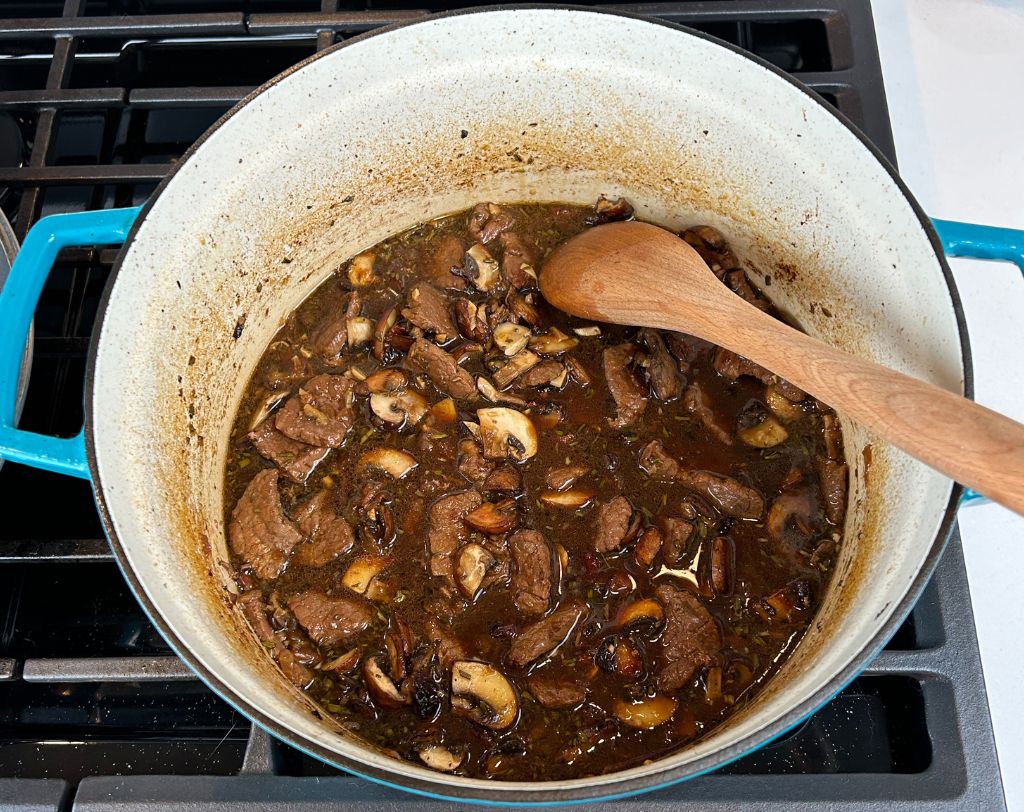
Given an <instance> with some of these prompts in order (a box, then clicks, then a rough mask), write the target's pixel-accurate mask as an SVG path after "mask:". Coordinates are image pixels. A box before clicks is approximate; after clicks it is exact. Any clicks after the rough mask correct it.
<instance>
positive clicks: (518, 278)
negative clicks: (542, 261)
mask: <svg viewBox="0 0 1024 812" xmlns="http://www.w3.org/2000/svg"><path fill="white" fill-rule="evenodd" d="M501 244H502V246H503V247H504V253H502V255H501V272H502V274H503V275H504V277H505V281H506V282H507V283H508V286H509V288H511V289H513V290H517V289H521V288H530V287H537V270H536V269H537V259H538V256H539V255H538V251H537V247H536V246H535V245H533V243H532V242H530V241H528V240H526V239H525V238H524V237H521V236H520V235H519V234H516V233H515V232H505V233H504V234H502V235H501Z"/></svg>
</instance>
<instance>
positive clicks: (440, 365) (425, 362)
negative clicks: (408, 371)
mask: <svg viewBox="0 0 1024 812" xmlns="http://www.w3.org/2000/svg"><path fill="white" fill-rule="evenodd" d="M406 363H407V364H408V365H409V367H410V368H412V369H413V370H415V371H416V372H425V373H427V376H428V377H429V378H430V380H431V381H433V382H434V386H436V387H437V388H438V389H440V390H441V391H442V392H444V393H445V394H448V395H451V396H452V397H453V398H455V399H456V400H469V399H471V398H475V397H476V383H475V382H474V381H473V376H472V375H470V374H469V373H468V372H466V370H464V369H463V368H462V367H460V366H459V365H458V364H457V363H455V359H454V358H452V357H451V356H450V355H449V354H448V353H446V352H445V351H444V350H442V349H441V348H440V347H438V346H437V345H436V344H431V343H430V342H429V341H425V340H424V339H422V338H417V339H416V340H415V341H414V342H413V343H412V347H411V348H410V350H409V354H408V355H407V356H406Z"/></svg>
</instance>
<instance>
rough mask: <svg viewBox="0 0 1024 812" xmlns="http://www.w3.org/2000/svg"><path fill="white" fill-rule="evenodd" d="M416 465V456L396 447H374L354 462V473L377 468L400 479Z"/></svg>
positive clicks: (393, 477)
mask: <svg viewBox="0 0 1024 812" xmlns="http://www.w3.org/2000/svg"><path fill="white" fill-rule="evenodd" d="M416 465H417V462H416V458H415V457H414V456H413V455H412V454H409V453H407V452H405V451H399V450H398V449H397V448H375V449H373V450H372V451H367V452H366V453H365V454H363V456H361V457H360V458H359V462H358V463H356V473H357V474H362V473H364V472H365V471H366V469H367V468H377V469H379V470H381V471H383V472H384V473H386V474H387V475H388V476H390V477H391V478H392V479H401V478H402V477H404V476H405V475H406V474H408V473H409V472H410V471H411V470H412V469H413V468H415V467H416Z"/></svg>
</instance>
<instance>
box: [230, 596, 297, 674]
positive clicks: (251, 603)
mask: <svg viewBox="0 0 1024 812" xmlns="http://www.w3.org/2000/svg"><path fill="white" fill-rule="evenodd" d="M238 607H239V609H241V610H242V614H243V615H244V616H245V619H246V620H248V621H249V625H250V626H252V628H253V631H254V632H256V636H257V637H258V638H259V640H260V643H262V644H263V646H264V648H266V649H267V650H268V651H270V652H271V654H273V655H274V659H275V660H277V664H278V666H280V668H281V671H282V672H284V675H285V676H286V677H287V678H288V679H289V680H291V681H292V682H293V683H294V684H295V685H297V686H298V687H299V688H307V687H308V686H309V684H310V683H311V682H313V676H314V675H313V672H312V671H311V670H310V669H308V668H306V666H305V665H303V664H302V663H301V662H299V660H298V659H297V658H296V657H295V655H294V654H293V653H292V652H291V651H290V650H289V649H288V648H287V647H286V646H285V645H284V644H283V643H282V642H281V640H280V639H279V638H278V636H277V635H275V634H274V629H273V627H272V626H271V625H270V621H269V620H267V607H266V604H264V603H263V596H262V595H260V593H259V592H256V591H255V590H251V591H249V592H244V593H242V594H241V595H239V596H238Z"/></svg>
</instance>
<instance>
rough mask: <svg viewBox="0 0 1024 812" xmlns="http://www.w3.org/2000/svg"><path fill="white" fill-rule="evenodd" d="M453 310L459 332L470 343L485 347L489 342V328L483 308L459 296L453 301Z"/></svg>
mask: <svg viewBox="0 0 1024 812" xmlns="http://www.w3.org/2000/svg"><path fill="white" fill-rule="evenodd" d="M453 309H454V310H455V322H456V324H457V325H458V327H459V332H460V333H462V335H464V336H465V337H466V338H468V339H469V340H470V341H475V342H476V343H478V344H482V345H485V346H486V345H487V344H488V343H489V342H490V340H491V328H490V325H488V324H487V314H486V313H485V312H484V310H483V307H482V306H478V305H476V304H474V303H473V302H471V301H470V300H469V299H466V298H465V297H463V296H459V297H457V298H456V299H455V304H454V307H453Z"/></svg>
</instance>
